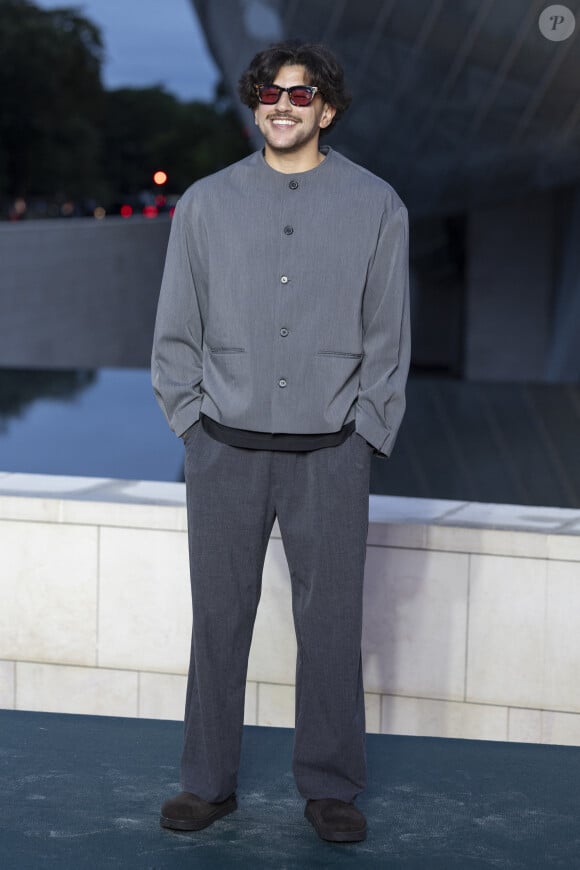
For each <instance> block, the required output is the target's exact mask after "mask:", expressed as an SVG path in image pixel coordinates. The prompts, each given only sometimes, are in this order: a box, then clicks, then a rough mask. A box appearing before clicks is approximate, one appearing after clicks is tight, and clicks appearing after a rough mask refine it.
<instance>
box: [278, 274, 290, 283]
mask: <svg viewBox="0 0 580 870" xmlns="http://www.w3.org/2000/svg"><path fill="white" fill-rule="evenodd" d="M287 283H288V276H287V275H282V277H281V278H280V284H287Z"/></svg>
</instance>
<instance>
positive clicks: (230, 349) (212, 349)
mask: <svg viewBox="0 0 580 870" xmlns="http://www.w3.org/2000/svg"><path fill="white" fill-rule="evenodd" d="M207 349H208V350H209V352H210V353H245V352H246V348H245V347H210V346H209V344H208V346H207Z"/></svg>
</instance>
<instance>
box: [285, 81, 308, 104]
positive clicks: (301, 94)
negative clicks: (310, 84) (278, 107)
mask: <svg viewBox="0 0 580 870" xmlns="http://www.w3.org/2000/svg"><path fill="white" fill-rule="evenodd" d="M289 92H290V101H291V102H292V103H294V105H295V106H307V105H308V104H309V103H311V102H312V91H311V90H310V88H303V87H301V86H300V85H297V86H296V87H295V88H290V89H289Z"/></svg>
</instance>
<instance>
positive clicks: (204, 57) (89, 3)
mask: <svg viewBox="0 0 580 870" xmlns="http://www.w3.org/2000/svg"><path fill="white" fill-rule="evenodd" d="M34 3H35V5H37V6H39V7H41V8H43V9H55V8H58V7H60V8H62V7H63V6H70V7H74V8H76V9H79V11H80V12H81V13H82V14H84V15H85V16H86V17H87V18H89V19H90V20H91V21H93V22H94V23H95V24H97V25H98V26H99V27H100V29H101V33H102V35H103V40H104V43H105V62H104V65H103V83H104V85H105V87H107V88H118V87H123V86H126V85H128V86H134V87H147V86H148V85H156V84H162V85H164V86H165V88H166V89H167V90H168V91H170V92H171V93H173V94H175V95H176V96H177V97H180V98H181V99H184V100H210V99H211V98H212V96H213V93H214V87H215V84H216V82H217V78H218V74H217V71H216V67H215V65H214V63H213V60H212V59H211V57H210V55H209V52H208V50H207V48H206V45H205V41H204V36H203V32H202V30H201V28H200V26H199V24H198V22H197V17H196V15H195V11H194V8H193V4H192V3H190V2H189V0H79V2H75V0H72V2H67V0H34Z"/></svg>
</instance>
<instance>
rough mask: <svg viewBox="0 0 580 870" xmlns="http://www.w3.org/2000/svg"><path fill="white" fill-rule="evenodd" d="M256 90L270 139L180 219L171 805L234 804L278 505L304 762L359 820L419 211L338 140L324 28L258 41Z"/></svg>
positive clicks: (316, 804)
mask: <svg viewBox="0 0 580 870" xmlns="http://www.w3.org/2000/svg"><path fill="white" fill-rule="evenodd" d="M240 95H241V99H242V101H243V102H244V103H245V104H246V105H248V106H249V107H250V108H251V109H252V111H253V114H254V119H255V123H256V124H257V125H258V127H259V129H260V132H261V133H262V135H263V137H264V140H265V147H264V150H263V151H258V152H256V153H254V154H252V155H251V156H250V157H247V158H245V159H244V160H241V161H240V162H238V163H236V164H234V165H233V166H230V167H228V168H227V169H224V170H222V171H221V172H218V173H216V174H215V175H212V176H210V177H208V178H205V179H202V180H201V181H198V182H196V183H195V184H194V185H193V186H192V187H190V188H189V189H188V190H187V191H186V193H185V194H184V196H183V197H182V198H181V200H180V202H179V204H178V206H177V209H176V212H175V215H174V219H173V225H172V229H171V236H170V241H169V247H168V252H167V261H166V266H165V272H164V276H163V283H162V288H161V294H160V300H159V309H158V314H157V322H156V328H155V338H154V347H153V361H152V370H153V384H154V390H155V393H156V396H157V398H158V400H159V402H160V404H161V407H162V408H163V410H164V412H165V415H166V417H167V419H168V421H169V424H170V426H171V427H172V429H173V430H174V431H175V432H176V434H177V435H179V436H182V437H183V439H184V441H185V480H186V492H187V510H188V529H189V554H190V568H191V589H192V600H193V631H192V642H191V661H190V670H189V680H188V688H187V700H186V711H185V729H184V747H183V756H182V765H181V783H182V788H183V791H182V792H181V793H180V794H178V795H177V796H176V797H174V798H172V799H170V800H168V801H166V803H165V804H164V805H163V808H162V811H161V824H162V825H164V826H165V827H168V828H174V829H178V830H200V829H201V828H204V827H206V826H207V825H209V824H212V823H213V822H214V821H216V819H219V818H221V817H222V816H225V815H226V814H228V813H230V812H232V811H233V810H235V809H236V796H235V789H236V783H237V772H238V763H239V756H240V743H241V734H242V723H243V712H244V691H245V680H246V671H247V661H248V652H249V648H250V641H251V637H252V629H253V625H254V618H255V614H256V608H257V606H258V601H259V597H260V586H261V577H262V568H263V564H264V557H265V553H266V548H267V545H268V540H269V537H270V532H271V529H272V526H273V523H274V520H275V518H276V517H277V518H278V524H279V527H280V532H281V536H282V541H283V545H284V550H285V554H286V557H287V560H288V564H289V569H290V576H291V582H292V607H293V615H294V623H295V629H296V636H297V642H298V661H297V674H296V728H295V745H294V758H293V772H294V777H295V781H296V784H297V787H298V790H299V791H300V793H301V795H302V796H303V797H304V798H305V800H306V809H305V815H306V818H307V819H308V820H309V821H310V822H311V823H312V825H313V826H314V828H315V829H316V831H317V833H318V834H319V836H320V837H321V838H323V839H325V840H331V841H334V842H349V841H351V842H352V841H357V840H362V839H364V837H365V836H366V822H365V818H364V816H363V814H362V813H361V812H360V811H359V810H358V808H356V807H355V805H354V800H355V798H356V796H357V795H358V794H359V793H360V792H361V791H362V790H363V789H364V787H365V784H366V759H365V718H364V697H363V685H362V675H361V624H362V586H363V573H364V562H365V555H366V537H367V531H368V494H369V474H370V464H371V456H372V454H373V452H374V453H376V454H377V455H382V456H387V455H389V454H390V452H391V449H392V447H393V443H394V440H395V436H396V433H397V429H398V427H399V424H400V422H401V418H402V416H403V411H404V387H405V381H406V377H407V372H408V366H409V301H408V224H407V212H406V209H405V206H404V205H403V203H402V202H401V200H400V199H399V197H398V196H397V194H396V193H395V191H394V190H393V188H392V187H391V186H390V185H389V184H387V183H386V182H385V181H382V180H381V179H379V178H377V177H376V176H374V175H372V174H371V173H369V172H367V171H366V170H365V169H362V168H361V167H359V166H357V165H355V164H354V163H351V162H350V161H349V160H347V159H346V158H344V157H342V156H341V155H340V154H338V153H337V152H335V151H334V150H333V149H331V148H329V147H328V146H327V147H322V148H320V147H319V136H320V135H321V134H323V133H326V132H327V131H328V130H329V129H330V128H331V127H332V126H333V125H334V123H335V122H336V120H337V119H338V118H339V116H340V115H341V114H342V112H344V111H345V109H346V108H347V107H348V104H349V101H350V99H349V97H348V95H347V94H346V92H345V87H344V78H343V72H342V69H341V67H340V66H339V64H338V63H337V61H336V60H335V58H334V57H333V55H332V54H331V53H330V52H329V51H328V50H327V49H326V48H324V47H323V46H320V45H296V44H294V43H280V44H278V45H275V46H273V47H271V48H270V49H267V50H266V51H263V52H261V53H259V54H258V55H256V57H254V59H253V60H252V62H251V64H250V66H249V68H248V70H247V71H246V72H245V73H244V75H243V76H242V78H241V80H240Z"/></svg>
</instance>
